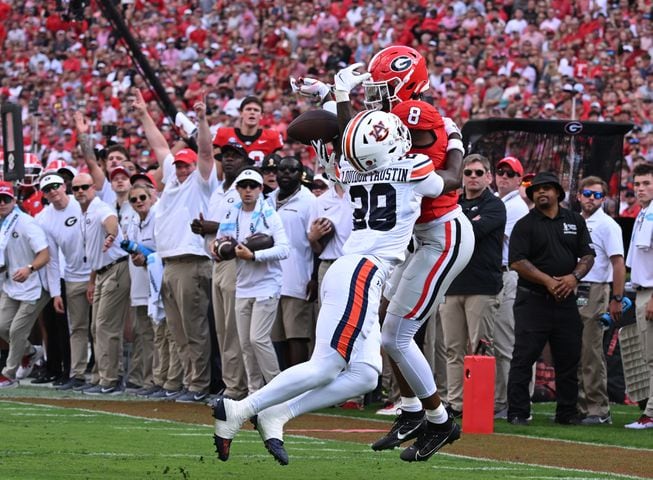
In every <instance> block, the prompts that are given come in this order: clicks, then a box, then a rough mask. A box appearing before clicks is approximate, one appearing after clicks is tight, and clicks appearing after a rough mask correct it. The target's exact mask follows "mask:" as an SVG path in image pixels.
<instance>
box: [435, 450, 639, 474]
mask: <svg viewBox="0 0 653 480" xmlns="http://www.w3.org/2000/svg"><path fill="white" fill-rule="evenodd" d="M438 455H442V456H446V457H452V458H462V459H466V460H479V461H484V462H490V463H505V464H508V465H519V466H526V467H539V468H543V469H546V470H562V471H569V472H578V473H591V474H593V475H603V476H605V477H607V478H630V479H633V480H646V478H647V477H638V476H636V475H627V474H623V473H613V472H601V471H596V470H588V469H584V468H570V467H562V466H555V465H544V464H540V463H530V462H529V463H526V462H514V461H510V460H497V459H495V458H485V457H473V456H471V455H459V454H455V453H443V452H438ZM432 468H442V467H441V466H440V465H434V466H433V467H432ZM516 478H521V479H524V478H542V479H544V478H556V479H558V478H559V479H560V480H564V479H562V478H560V477H541V476H535V477H525V476H523V475H520V476H519V477H516ZM569 478H574V479H578V477H569ZM589 478H590V479H596V476H593V477H589Z"/></svg>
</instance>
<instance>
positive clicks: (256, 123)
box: [213, 96, 283, 167]
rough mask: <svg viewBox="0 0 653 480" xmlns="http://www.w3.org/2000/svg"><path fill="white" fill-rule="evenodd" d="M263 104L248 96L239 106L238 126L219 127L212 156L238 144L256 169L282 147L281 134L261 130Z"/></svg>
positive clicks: (270, 130) (265, 129) (256, 98)
mask: <svg viewBox="0 0 653 480" xmlns="http://www.w3.org/2000/svg"><path fill="white" fill-rule="evenodd" d="M262 114H263V102H261V100H260V99H259V98H258V97H254V96H249V97H245V98H244V99H243V102H242V103H241V104H240V126H239V127H220V128H218V131H217V132H216V133H215V138H214V139H213V146H214V147H215V149H214V152H213V153H214V154H219V153H220V148H221V147H222V146H224V145H227V144H228V143H239V144H241V145H242V146H243V148H244V149H245V151H246V152H247V154H248V155H249V158H251V159H252V160H254V164H255V165H256V166H257V167H260V166H261V163H262V162H263V159H264V158H265V157H266V156H267V155H270V154H271V153H274V152H276V151H277V150H279V149H280V148H282V147H283V139H282V138H281V134H280V133H279V132H278V131H276V130H272V129H268V128H261V126H260V123H261V116H262Z"/></svg>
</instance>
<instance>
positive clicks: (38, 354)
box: [16, 345, 43, 380]
mask: <svg viewBox="0 0 653 480" xmlns="http://www.w3.org/2000/svg"><path fill="white" fill-rule="evenodd" d="M42 358H43V347H41V346H39V345H34V351H33V352H32V353H30V354H29V355H23V360H22V361H21V362H20V365H19V367H18V370H16V378H17V379H19V380H20V379H23V378H27V377H29V375H30V374H31V373H32V370H34V367H35V366H36V364H37V363H38V362H39V360H41V359H42Z"/></svg>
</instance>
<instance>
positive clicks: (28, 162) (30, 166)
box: [18, 153, 43, 187]
mask: <svg viewBox="0 0 653 480" xmlns="http://www.w3.org/2000/svg"><path fill="white" fill-rule="evenodd" d="M42 170H43V165H42V164H41V161H40V160H39V157H37V156H36V155H34V154H33V153H26V154H25V175H24V176H23V179H22V180H19V181H18V186H20V187H36V185H38V183H39V177H40V176H41V171H42Z"/></svg>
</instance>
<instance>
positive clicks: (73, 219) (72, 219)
mask: <svg viewBox="0 0 653 480" xmlns="http://www.w3.org/2000/svg"><path fill="white" fill-rule="evenodd" d="M63 223H64V225H65V226H67V227H72V226H73V225H75V224H76V223H77V217H68V218H67V219H66V221H65V222H63Z"/></svg>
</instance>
